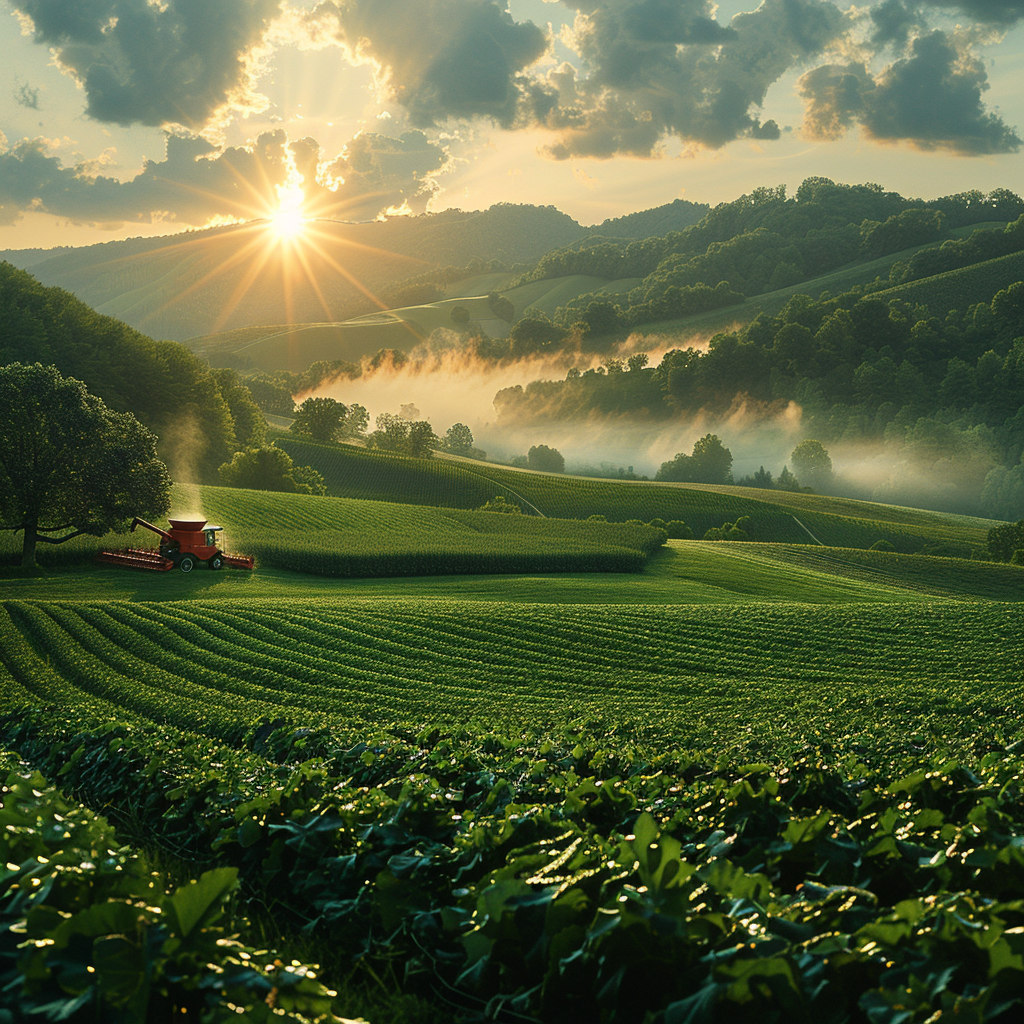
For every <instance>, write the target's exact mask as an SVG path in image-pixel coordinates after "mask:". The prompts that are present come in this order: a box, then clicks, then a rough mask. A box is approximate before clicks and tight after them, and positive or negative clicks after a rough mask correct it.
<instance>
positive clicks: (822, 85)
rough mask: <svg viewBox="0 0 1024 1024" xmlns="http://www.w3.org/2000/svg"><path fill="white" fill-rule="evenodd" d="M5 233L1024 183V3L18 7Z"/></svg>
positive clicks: (14, 6)
mask: <svg viewBox="0 0 1024 1024" xmlns="http://www.w3.org/2000/svg"><path fill="white" fill-rule="evenodd" d="M0 53H3V55H4V60H3V62H2V64H0V249H15V248H32V247H44V248H49V247H52V246H58V245H87V244H91V243H93V242H99V241H109V240H112V239H119V238H127V237H132V236H138V235H165V234H170V233H174V232H178V231H183V230H186V229H189V228H197V227H203V226H207V225H211V224H218V223H230V222H232V221H245V220H251V219H254V218H260V217H269V218H276V219H277V220H278V222H279V223H281V224H282V226H283V229H286V228H287V226H288V225H289V224H295V223H297V222H298V221H299V220H300V219H301V218H302V217H329V218H333V219H337V220H358V221H362V220H372V219H374V218H377V217H380V216H401V215H407V214H410V213H422V212H425V211H439V210H444V209H447V208H450V207H458V208H461V209H465V210H473V209H484V208H486V207H488V206H490V205H492V204H494V203H498V202H509V203H532V204H538V205H548V204H551V205H554V206H556V207H558V208H559V209H560V210H562V211H564V212H565V213H568V214H569V215H570V216H572V217H574V218H575V219H577V220H578V221H580V222H581V223H583V224H594V223H599V222H600V221H602V220H604V219H605V218H607V217H616V216H621V215H623V214H626V213H631V212H634V211H636V210H642V209H647V208H650V207H653V206H658V205H661V204H663V203H669V202H671V201H672V200H674V199H677V198H684V199H688V200H691V201H693V202H701V203H710V204H711V205H714V204H716V203H719V202H726V201H729V200H732V199H735V198H737V197H738V196H740V195H741V194H743V193H745V192H750V191H752V190H753V189H755V188H757V187H759V186H762V185H770V186H775V185H778V184H783V183H784V184H786V185H787V186H788V187H789V188H790V190H791V192H792V191H795V189H796V187H797V186H798V185H799V183H800V182H801V181H802V180H803V179H804V178H806V177H809V176H812V175H819V176H825V177H829V178H832V179H833V180H835V181H841V182H848V183H855V182H866V181H872V182H876V183H878V184H880V185H882V186H883V187H884V188H886V189H891V190H894V191H897V192H900V193H902V194H904V195H907V196H920V197H922V198H934V197H936V196H941V195H949V194H952V193H955V192H961V191H966V190H968V189H981V190H982V191H991V190H992V189H995V188H1000V187H1002V188H1009V189H1011V190H1013V191H1015V192H1018V193H1020V192H1021V191H1022V190H1024V174H1022V170H1024V158H1022V138H1024V0H881V2H876V0H864V2H863V3H861V4H858V5H856V6H850V5H847V4H845V3H843V2H838V3H836V2H832V0H764V2H763V3H761V4H760V6H755V5H754V4H752V3H749V2H744V0H723V2H722V3H721V4H718V5H715V4H714V3H711V2H708V0H216V2H213V0H73V2H71V0H0Z"/></svg>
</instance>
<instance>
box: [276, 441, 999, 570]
mask: <svg viewBox="0 0 1024 1024" xmlns="http://www.w3.org/2000/svg"><path fill="white" fill-rule="evenodd" d="M278 443H279V444H280V446H281V447H282V448H284V449H285V451H287V452H288V453H289V455H291V456H292V458H293V459H294V460H295V461H296V462H297V463H299V464H302V465H311V466H312V467H313V468H314V469H316V470H317V471H318V472H320V473H321V474H323V476H324V479H325V481H326V483H327V487H328V492H329V493H330V494H333V495H337V496H339V497H352V498H366V499H376V500H381V501H394V502H410V503H413V504H429V505H441V506H446V507H456V508H478V507H480V506H481V505H482V504H484V502H486V501H487V500H488V499H489V498H492V497H494V496H495V495H496V494H500V495H502V497H505V498H507V499H508V500H511V501H515V502H517V503H518V504H520V506H521V507H522V508H523V509H524V510H525V511H526V512H532V513H537V512H539V513H540V514H541V515H544V516H549V517H555V518H565V519H586V518H587V517H588V516H591V515H603V516H605V517H606V518H607V519H608V520H609V521H611V522H626V521H627V520H630V519H639V520H641V521H643V522H650V521H651V520H652V519H655V518H658V519H664V520H666V521H668V520H671V519H680V520H683V521H684V522H686V523H687V524H688V525H689V526H690V528H691V529H692V530H693V531H694V534H695V535H696V536H698V537H700V536H703V534H704V533H705V531H707V530H708V529H710V528H711V527H715V526H721V525H722V523H723V522H735V520H736V519H737V518H739V517H740V516H750V517H751V521H752V525H751V529H752V531H753V537H754V539H755V540H759V541H772V542H791V543H795V544H801V543H808V542H810V543H815V542H817V543H820V544H823V545H826V546H833V547H861V548H868V547H871V545H872V544H874V543H875V542H876V541H878V540H887V541H889V542H890V543H891V544H892V545H893V546H894V547H895V548H896V549H897V550H898V551H902V552H914V551H919V550H921V549H922V548H923V547H925V546H926V545H933V544H938V545H954V546H957V545H958V546H960V547H962V548H964V549H965V551H964V553H967V550H969V549H970V548H973V547H984V544H985V537H986V535H987V533H988V531H989V529H991V528H992V526H994V525H995V523H993V522H990V521H989V520H985V519H975V518H972V517H969V516H958V515H953V514H948V513H942V512H930V511H927V510H922V509H907V508H902V507H900V506H896V505H884V504H879V503H877V502H865V501H856V500H853V499H848V498H833V497H829V496H826V495H810V494H791V493H788V492H784V491H761V490H758V489H756V488H749V487H748V488H743V487H716V486H713V485H705V484H660V483H649V482H633V481H617V480H614V481H613V480H598V479H594V478H589V477H573V476H565V475H560V474H548V473H534V472H531V471H528V470H515V469H510V468H508V467H503V466H496V465H494V464H492V463H486V462H475V461H471V460H468V459H458V460H455V459H431V460H423V459H412V458H406V457H402V456H395V455H384V454H379V453H375V452H368V451H365V450H364V449H360V448H357V447H354V446H351V445H316V444H313V443H311V442H308V441H301V440H297V439H292V438H283V439H281V440H280V441H279V442H278Z"/></svg>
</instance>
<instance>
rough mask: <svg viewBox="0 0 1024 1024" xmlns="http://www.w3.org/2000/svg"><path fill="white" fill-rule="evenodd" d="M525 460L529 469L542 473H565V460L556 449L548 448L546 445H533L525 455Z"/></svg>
mask: <svg viewBox="0 0 1024 1024" xmlns="http://www.w3.org/2000/svg"><path fill="white" fill-rule="evenodd" d="M526 459H527V465H529V467H530V469H536V470H540V471H541V472H544V473H564V472H565V458H564V457H563V456H562V453H561V452H560V451H558V450H557V449H556V448H549V447H548V446H547V445H546V444H535V445H534V446H533V447H532V448H531V449H530V450H529V452H528V453H527V456H526Z"/></svg>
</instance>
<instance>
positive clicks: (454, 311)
mask: <svg viewBox="0 0 1024 1024" xmlns="http://www.w3.org/2000/svg"><path fill="white" fill-rule="evenodd" d="M448 316H449V317H450V318H451V321H452V323H453V324H455V326H456V327H465V326H467V325H468V324H469V310H468V309H466V307H465V306H452V308H451V310H450V311H449V313H448Z"/></svg>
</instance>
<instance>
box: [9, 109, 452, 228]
mask: <svg viewBox="0 0 1024 1024" xmlns="http://www.w3.org/2000/svg"><path fill="white" fill-rule="evenodd" d="M446 164H447V154H446V153H445V151H444V149H443V148H442V147H440V146H438V145H436V144H434V143H431V142H429V141H428V140H427V139H426V137H425V136H424V135H423V134H422V133H421V132H408V133H406V134H405V135H403V136H402V137H401V138H399V139H390V138H387V137H386V136H383V135H374V134H367V135H360V136H357V137H356V138H355V139H353V140H352V142H350V143H349V145H348V146H347V147H346V149H345V150H344V151H343V152H342V154H340V155H339V156H336V157H334V158H333V159H332V158H325V157H324V155H323V154H322V152H321V150H320V147H319V144H318V143H317V142H316V140H315V139H311V138H305V139H299V140H296V141H289V139H288V136H287V134H286V132H285V131H284V130H283V129H277V130H275V131H270V132H264V133H263V134H261V135H260V136H258V137H257V139H256V140H255V141H254V142H253V143H252V144H251V145H249V146H233V147H228V148H226V149H223V150H218V149H217V148H216V147H214V146H212V145H211V144H210V143H209V142H207V141H205V140H203V139H188V138H181V137H178V136H175V135H169V136H168V137H167V153H166V156H165V158H164V159H163V160H160V161H156V160H147V161H146V162H145V164H144V165H143V168H142V171H141V172H140V173H139V174H138V175H136V176H135V177H134V178H132V179H131V180H129V181H125V182H120V181H118V180H117V179H116V178H111V177H106V176H104V175H102V174H98V173H96V171H97V169H98V168H97V167H96V166H95V165H94V164H84V163H82V164H76V165H74V166H65V165H64V164H63V162H62V161H61V159H60V157H59V156H58V155H54V153H52V152H51V147H50V145H48V144H47V141H46V140H45V139H31V140H28V139H26V140H24V141H22V142H20V143H18V144H17V145H15V146H13V147H11V148H10V149H8V150H7V151H5V152H0V224H5V225H6V224H13V223H15V222H16V221H17V220H18V218H19V217H20V216H21V215H22V214H23V213H24V212H25V211H27V210H41V211H43V212H46V213H51V214H54V215H56V216H59V217H66V218H68V219H70V220H72V221H75V222H78V223H90V224H108V225H109V224H120V223H126V222H136V223H151V222H154V221H161V220H167V221H173V222H178V223H180V224H187V225H197V226H198V225H203V224H206V223H208V222H210V221H211V220H214V219H225V218H238V219H242V220H250V219H253V218H256V217H261V216H267V215H268V214H269V213H271V212H272V211H274V210H276V208H277V205H278V199H277V197H278V189H279V188H280V187H281V186H283V185H285V184H286V183H287V182H289V181H290V180H292V176H293V173H294V170H297V171H298V173H299V174H301V175H302V176H303V178H304V181H303V182H302V186H301V187H302V189H303V191H304V192H305V195H306V200H307V207H308V209H309V210H310V212H311V213H312V214H313V215H314V216H327V217H337V218H339V219H344V220H362V219H372V218H373V217H375V216H377V214H378V213H380V212H382V211H383V210H385V209H387V208H388V207H401V206H403V205H404V204H408V207H409V209H411V210H418V211H422V210H424V209H426V205H427V203H428V202H429V200H430V198H431V197H432V196H433V194H434V192H435V191H436V190H437V188H438V186H437V185H436V183H435V182H434V181H433V178H432V177H430V175H431V174H434V173H436V172H437V171H439V170H442V169H443V168H444V167H445V166H446ZM293 169H294V170H293ZM318 178H319V180H318ZM342 178H344V181H342V180H341V179H342Z"/></svg>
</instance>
